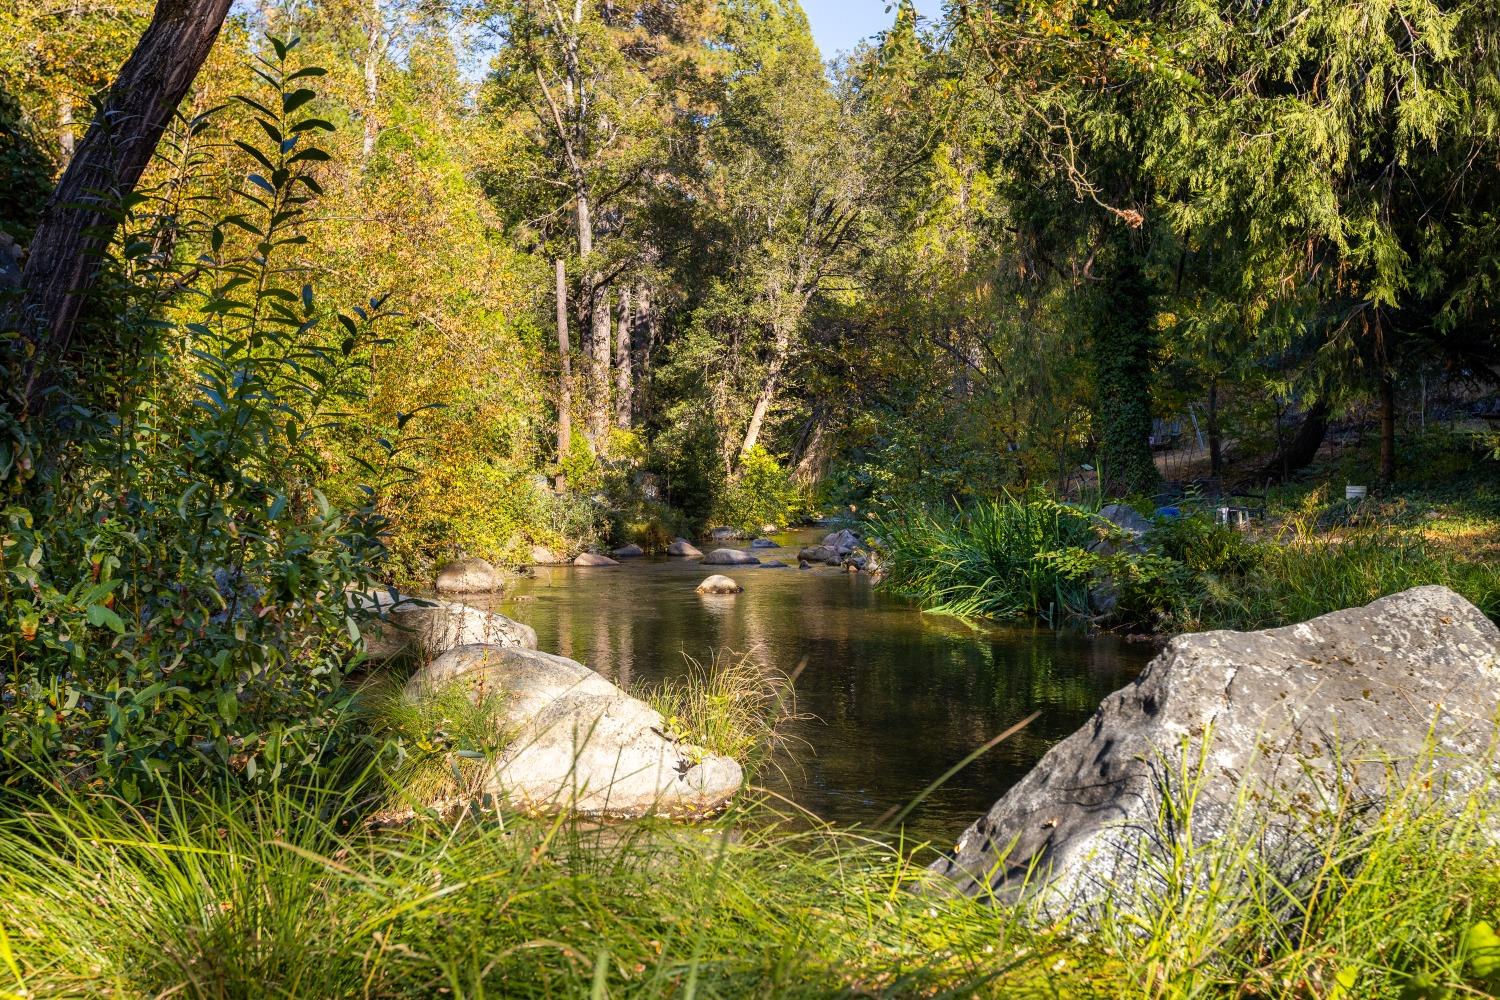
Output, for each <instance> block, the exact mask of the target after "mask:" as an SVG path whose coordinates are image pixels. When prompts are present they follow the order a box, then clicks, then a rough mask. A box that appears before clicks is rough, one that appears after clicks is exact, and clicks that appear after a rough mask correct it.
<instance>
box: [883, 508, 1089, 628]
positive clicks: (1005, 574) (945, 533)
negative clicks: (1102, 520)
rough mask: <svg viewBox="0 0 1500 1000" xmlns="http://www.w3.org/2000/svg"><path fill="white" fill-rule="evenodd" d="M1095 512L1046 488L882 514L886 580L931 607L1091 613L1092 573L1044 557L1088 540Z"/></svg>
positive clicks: (1044, 614)
mask: <svg viewBox="0 0 1500 1000" xmlns="http://www.w3.org/2000/svg"><path fill="white" fill-rule="evenodd" d="M1094 521H1095V518H1094V517H1093V515H1092V513H1091V512H1090V511H1088V510H1085V509H1083V508H1080V507H1075V506H1072V505H1070V504H1065V503H1062V502H1060V501H1058V500H1056V499H1054V498H1052V497H1050V496H1048V495H1046V494H1043V493H1032V494H1027V495H1024V496H1013V495H1011V494H1009V493H1005V494H1002V495H1001V496H1000V497H999V498H998V499H996V500H991V501H985V502H981V503H978V504H976V505H974V506H973V507H970V508H964V509H955V510H953V511H930V510H918V511H913V512H910V513H905V514H891V515H888V516H886V517H884V518H882V519H881V521H880V525H879V531H880V534H881V539H882V542H883V545H884V549H885V556H886V577H885V579H886V583H887V585H888V586H889V587H891V588H892V589H893V590H895V591H897V592H899V593H902V594H906V595H908V596H911V597H914V598H916V599H918V600H920V601H921V603H922V607H923V610H925V611H927V612H929V613H932V614H949V615H957V616H959V617H987V618H996V619H1007V618H1022V617H1037V618H1041V619H1043V620H1045V621H1048V622H1051V623H1053V624H1061V623H1063V622H1064V621H1066V620H1067V619H1069V618H1072V617H1077V616H1081V615H1086V614H1087V613H1088V585H1087V583H1086V581H1083V580H1080V579H1077V578H1074V577H1070V576H1069V575H1068V574H1066V573H1064V572H1062V571H1060V570H1059V569H1058V568H1057V567H1055V566H1054V565H1052V564H1051V563H1049V562H1048V561H1046V560H1045V559H1043V558H1041V557H1042V556H1044V555H1045V554H1047V553H1049V552H1055V551H1058V550H1062V549H1067V548H1071V547H1081V546H1083V545H1086V544H1087V543H1088V542H1089V541H1091V540H1092V539H1093V538H1094V537H1095V536H1094V534H1093V532H1092V529H1091V525H1092V524H1093V522H1094Z"/></svg>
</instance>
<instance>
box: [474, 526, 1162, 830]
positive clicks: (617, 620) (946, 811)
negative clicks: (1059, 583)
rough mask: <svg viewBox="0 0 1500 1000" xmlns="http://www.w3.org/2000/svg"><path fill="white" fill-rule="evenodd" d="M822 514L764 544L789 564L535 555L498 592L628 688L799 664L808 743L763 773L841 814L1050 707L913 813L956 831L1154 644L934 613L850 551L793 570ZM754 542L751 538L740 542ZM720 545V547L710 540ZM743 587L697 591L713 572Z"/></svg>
mask: <svg viewBox="0 0 1500 1000" xmlns="http://www.w3.org/2000/svg"><path fill="white" fill-rule="evenodd" d="M824 533H825V530H824V529H819V530H811V531H794V532H787V533H784V534H779V535H775V536H772V537H773V539H774V540H775V541H776V542H778V543H779V545H780V546H781V547H779V548H774V549H753V550H751V551H752V554H754V555H755V556H756V557H757V558H759V559H761V560H762V561H763V562H768V561H770V560H773V559H780V560H782V561H783V562H786V563H788V564H789V566H788V567H787V568H784V569H766V568H760V567H756V566H727V567H726V566H712V567H709V566H702V565H699V563H698V561H697V560H696V559H671V558H665V557H663V558H653V557H646V558H637V559H628V560H624V561H622V565H620V566H618V567H604V568H587V569H585V568H573V567H537V568H536V569H535V573H534V575H533V576H529V577H526V578H524V579H522V580H520V581H519V582H518V583H517V584H516V585H515V586H513V587H511V588H508V589H507V591H506V593H505V595H504V597H503V598H501V599H498V600H496V601H493V602H491V604H490V606H491V607H493V608H494V609H495V610H498V611H500V612H502V613H503V614H506V615H509V616H511V617H513V618H516V619H518V620H520V621H524V622H526V623H528V624H529V625H531V626H532V627H533V628H535V629H536V632H537V639H538V644H539V646H540V648H541V649H543V650H545V651H547V652H554V653H560V654H562V655H563V656H567V657H570V658H572V659H575V660H578V661H580V662H582V663H586V664H588V665H589V666H590V667H592V668H594V669H595V670H596V671H598V672H599V673H601V674H603V675H604V676H605V677H608V678H609V679H610V680H612V681H614V682H615V683H617V684H620V685H621V686H625V687H629V686H634V685H638V684H642V683H646V684H649V683H651V682H653V681H657V680H660V679H662V678H664V677H669V676H674V675H678V674H681V673H683V672H685V671H687V670H688V669H690V665H689V659H688V658H689V657H691V658H693V659H695V660H698V661H701V662H707V661H708V660H709V659H710V657H711V656H712V655H713V653H714V652H715V651H716V650H726V649H727V650H733V651H735V652H738V653H748V654H750V655H752V656H754V657H755V658H756V659H758V660H759V661H760V662H762V663H763V664H765V665H766V666H767V667H770V668H774V669H777V670H782V671H784V672H786V673H788V674H790V673H792V672H793V671H794V670H796V669H797V667H798V664H799V663H800V662H801V661H802V660H803V659H804V658H805V659H806V665H805V666H804V667H803V668H802V669H801V672H800V674H798V676H797V682H796V689H795V690H796V697H797V709H798V712H799V713H805V714H806V715H807V716H808V717H806V718H800V719H797V720H795V721H792V722H791V723H790V724H789V727H788V730H789V735H790V736H791V737H793V749H794V752H793V753H792V755H791V756H790V758H789V759H786V760H781V761H779V762H778V766H776V767H773V768H772V769H771V770H770V772H769V773H767V774H765V775H763V776H762V778H761V779H760V784H762V785H763V786H765V787H767V788H769V789H771V790H773V791H775V792H777V793H779V794H781V795H784V796H786V797H788V798H790V799H791V800H792V801H794V802H796V803H797V804H798V805H800V806H802V807H803V808H805V809H807V810H810V811H811V812H812V813H814V814H816V815H818V816H820V817H822V818H824V819H826V820H830V821H833V822H837V823H841V824H870V823H873V822H874V821H876V820H877V819H879V818H880V817H881V816H883V815H887V814H888V813H889V812H890V811H891V810H892V808H893V807H896V808H899V807H901V806H904V805H905V804H907V803H909V802H910V801H911V800H912V799H913V798H914V797H915V796H917V795H918V794H920V793H921V791H922V790H923V789H924V788H926V787H927V785H928V784H930V783H931V782H932V781H933V780H934V779H936V778H937V777H938V776H940V775H941V774H943V773H944V772H945V771H946V770H948V769H949V768H950V767H952V766H953V765H954V764H956V763H957V762H958V761H960V760H962V759H963V758H964V757H965V756H966V755H968V754H969V753H971V752H972V751H973V750H974V749H975V748H977V747H979V746H980V745H982V744H983V743H984V742H985V741H987V740H989V739H990V738H991V737H993V736H995V735H996V734H997V733H999V732H1001V731H1002V730H1004V729H1006V728H1007V727H1009V726H1011V725H1013V724H1014V723H1016V722H1018V721H1020V720H1021V719H1023V718H1025V717H1026V716H1027V715H1030V714H1031V713H1032V712H1034V711H1039V712H1040V713H1041V715H1040V717H1039V718H1038V719H1036V721H1034V722H1032V723H1031V725H1030V726H1028V727H1027V728H1026V729H1025V730H1024V731H1022V732H1021V733H1019V734H1017V735H1015V736H1012V737H1011V738H1010V739H1008V740H1006V741H1005V742H1003V743H1001V744H1000V745H999V746H997V747H995V748H994V749H992V750H990V751H989V752H988V753H986V754H985V755H983V756H982V757H980V758H979V759H978V760H976V761H974V762H973V763H971V764H969V765H968V766H967V767H965V768H964V769H963V770H962V771H960V772H959V773H958V774H957V775H955V776H954V777H952V778H951V779H949V780H948V781H947V782H946V783H945V784H943V785H942V786H941V787H940V788H938V789H937V790H936V791H934V792H933V793H932V794H931V795H930V796H928V797H927V798H926V799H924V800H923V801H922V802H921V803H920V804H919V805H918V806H917V807H916V808H915V809H913V810H912V811H911V813H910V814H909V815H908V816H907V818H906V820H905V822H904V827H905V830H906V833H907V835H908V836H909V837H916V838H920V839H929V838H930V839H932V840H934V841H935V842H936V843H937V844H939V845H942V844H945V843H951V841H952V840H953V838H954V837H956V836H957V835H958V834H959V833H961V832H962V831H963V829H964V828H965V827H966V826H967V825H968V824H969V823H970V822H972V821H973V820H974V819H975V818H976V817H978V816H979V815H981V814H982V813H983V812H984V811H985V810H987V809H988V808H989V807H990V805H991V804H992V803H993V802H994V801H995V799H997V798H998V797H999V796H1000V795H1001V794H1002V793H1003V792H1004V791H1005V790H1006V789H1008V788H1009V787H1010V786H1011V785H1012V784H1014V783H1015V782H1016V781H1017V780H1018V779H1019V778H1020V777H1021V776H1022V775H1024V774H1025V773H1026V772H1027V770H1029V769H1030V768H1031V766H1032V765H1033V764H1034V763H1035V762H1036V761H1037V759H1038V758H1039V757H1040V756H1041V755H1042V754H1043V753H1044V752H1046V750H1047V748H1048V747H1050V746H1051V745H1052V744H1053V743H1055V742H1056V741H1057V740H1059V739H1061V738H1062V737H1064V736H1066V735H1068V734H1069V733H1071V732H1072V731H1073V730H1075V729H1077V728H1078V727H1079V726H1080V725H1081V724H1082V723H1083V722H1084V721H1085V720H1086V719H1087V718H1088V717H1089V716H1090V715H1091V714H1092V713H1093V711H1094V709H1095V707H1096V706H1097V705H1098V703H1099V701H1100V699H1101V698H1103V697H1104V695H1106V694H1108V693H1109V692H1111V691H1113V690H1115V689H1116V688H1118V687H1120V686H1122V685H1123V684H1125V683H1126V682H1127V681H1129V680H1131V679H1132V678H1133V677H1134V676H1135V675H1136V674H1137V673H1138V672H1139V671H1140V669H1141V667H1142V666H1144V665H1145V663H1146V661H1147V660H1148V659H1149V658H1150V656H1151V653H1152V650H1151V649H1150V647H1147V646H1141V645H1133V644H1128V643H1125V642H1122V641H1121V640H1120V639H1119V638H1117V637H1115V636H1112V635H1092V636H1091V635H1085V634H1082V633H1067V632H1054V631H1050V630H1046V629H1033V628H1015V627H1012V628H1007V627H994V626H973V625H967V624H964V623H963V622H960V621H957V620H955V619H951V618H943V617H938V616H933V615H924V614H922V613H921V612H919V611H918V610H917V609H916V608H915V607H914V606H913V605H911V604H910V603H909V602H907V601H905V600H903V599H901V598H899V597H897V596H895V595H892V594H890V593H888V592H886V591H883V590H881V589H879V588H876V587H874V586H872V585H871V583H870V580H869V578H868V577H866V576H865V575H864V574H856V573H847V572H845V571H843V570H842V569H839V568H836V567H821V566H820V567H818V568H815V569H809V570H799V569H798V568H797V551H798V549H799V548H800V547H801V546H803V545H807V544H811V543H813V542H815V541H816V540H817V539H818V538H821V536H822V535H823V534H824ZM732 546H733V547H736V548H748V544H747V543H743V542H739V543H732ZM702 547H703V549H704V551H709V546H708V545H706V544H705V545H703V546H702ZM715 572H717V573H723V574H724V575H726V576H730V577H733V578H734V579H735V580H737V581H738V582H739V583H741V584H742V585H743V586H744V588H745V589H744V592H743V593H741V594H738V595H735V596H720V597H711V596H703V597H700V596H699V595H698V594H696V593H694V589H693V588H694V587H695V586H696V585H697V584H698V582H699V581H700V580H702V579H703V578H704V577H705V576H708V575H709V574H710V573H715Z"/></svg>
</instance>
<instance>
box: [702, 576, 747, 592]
mask: <svg viewBox="0 0 1500 1000" xmlns="http://www.w3.org/2000/svg"><path fill="white" fill-rule="evenodd" d="M744 589H745V588H744V587H741V586H740V585H739V584H738V583H735V582H734V581H733V580H731V579H730V578H729V577H727V576H724V575H723V574H721V573H715V574H714V575H713V576H710V577H707V578H705V579H704V581H703V582H702V583H700V584H698V587H697V591H698V593H700V594H738V593H739V592H740V591H742V590H744Z"/></svg>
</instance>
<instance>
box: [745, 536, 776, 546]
mask: <svg viewBox="0 0 1500 1000" xmlns="http://www.w3.org/2000/svg"><path fill="white" fill-rule="evenodd" d="M750 547H751V548H752V549H774V548H775V547H776V543H775V542H773V541H771V540H770V539H769V538H757V539H754V540H753V541H751V543H750Z"/></svg>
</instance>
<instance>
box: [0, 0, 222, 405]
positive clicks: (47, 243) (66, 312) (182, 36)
mask: <svg viewBox="0 0 1500 1000" xmlns="http://www.w3.org/2000/svg"><path fill="white" fill-rule="evenodd" d="M230 3H231V0H158V2H157V4H156V11H155V14H154V15H153V16H152V19H151V24H150V25H149V26H148V27H147V28H146V31H145V33H144V34H142V35H141V39H140V41H139V42H137V43H136V47H135V51H133V52H132V53H131V54H130V58H128V59H127V60H125V65H124V66H122V67H121V68H120V73H119V76H118V77H117V78H116V79H115V82H114V85H113V86H112V87H110V89H109V93H108V95H107V96H106V98H105V100H104V104H103V107H102V108H101V110H100V113H99V114H98V115H97V116H96V117H95V118H94V121H93V123H92V124H91V125H90V126H89V130H88V132H87V133H86V134H85V135H84V137H83V141H82V142H80V143H79V144H78V147H77V149H76V151H75V152H74V155H73V158H72V160H70V161H69V163H68V167H67V170H65V171H64V172H63V175H62V179H61V180H60V181H59V182H58V184H57V189H56V190H55V191H54V192H53V194H52V197H51V198H50V199H48V201H47V206H46V208H45V209H44V210H43V213H42V221H41V224H40V225H39V226H38V227H37V231H36V236H35V238H33V240H32V241H31V249H30V255H29V257H28V260H27V265H26V271H25V273H24V275H23V276H22V297H21V314H20V321H21V322H20V324H19V325H20V327H21V330H22V333H23V335H24V336H25V337H26V338H27V340H29V341H30V342H31V346H32V348H33V350H32V351H31V357H30V358H29V360H28V362H27V365H26V369H25V372H24V386H23V394H24V397H25V404H26V405H27V406H28V407H34V406H35V404H36V402H37V400H38V399H39V398H40V395H41V393H42V391H43V390H44V389H45V388H46V387H47V386H48V385H49V384H50V380H51V379H52V378H54V377H55V373H56V371H57V368H58V365H59V363H60V362H61V361H62V360H63V359H64V357H65V356H66V354H67V351H68V346H69V342H70V341H71V340H72V337H73V331H74V328H75V327H76V326H77V323H78V315H79V312H80V310H81V309H82V306H83V302H84V299H85V298H86V297H87V295H88V293H89V292H90V291H91V290H92V289H93V287H94V285H95V283H96V282H97V281H98V278H99V265H100V259H101V257H102V256H103V254H104V251H105V249H106V247H107V246H108V244H109V241H110V239H111V238H112V237H113V236H114V232H115V229H116V227H117V226H118V224H119V221H118V220H119V216H118V212H117V210H118V206H119V204H120V201H121V200H122V199H123V198H125V197H126V196H128V195H129V194H130V193H131V192H132V191H134V190H135V186H136V183H137V182H138V181H139V180H140V178H141V173H142V172H143V171H144V170H145V169H146V165H147V164H148V163H150V161H151V156H152V154H153V153H154V152H155V151H156V145H157V143H158V142H159V141H160V140H161V136H162V133H163V132H164V131H165V130H166V128H167V125H168V124H169V123H170V122H171V120H172V114H173V112H175V111H176V110H177V105H178V104H179V103H181V101H182V99H183V97H184V96H185V95H186V94H187V91H188V88H189V87H190V86H192V83H193V78H194V77H196V76H197V75H198V70H199V68H200V67H201V66H202V65H203V61H204V59H206V58H207V57H208V52H209V49H211V48H212V47H213V43H214V39H216V38H217V37H218V36H219V28H220V27H221V26H222V25H223V23H224V16H225V14H227V13H228V11H229V5H230Z"/></svg>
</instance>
